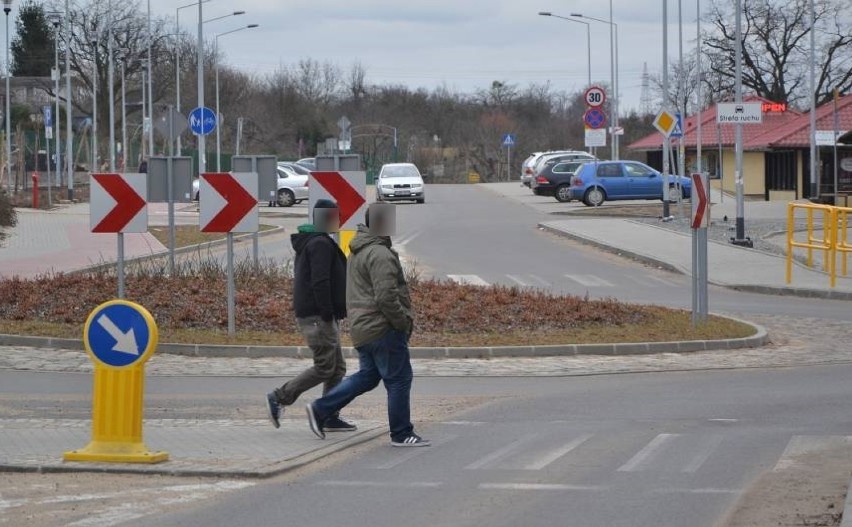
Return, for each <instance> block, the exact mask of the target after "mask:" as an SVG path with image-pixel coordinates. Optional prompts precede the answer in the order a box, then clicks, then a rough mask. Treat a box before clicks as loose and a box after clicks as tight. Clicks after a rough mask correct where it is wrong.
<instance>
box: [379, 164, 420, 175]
mask: <svg viewBox="0 0 852 527" xmlns="http://www.w3.org/2000/svg"><path fill="white" fill-rule="evenodd" d="M381 175H382V177H420V172H418V171H417V167H415V166H412V165H396V166H386V167H384V168H383V169H382V174H381Z"/></svg>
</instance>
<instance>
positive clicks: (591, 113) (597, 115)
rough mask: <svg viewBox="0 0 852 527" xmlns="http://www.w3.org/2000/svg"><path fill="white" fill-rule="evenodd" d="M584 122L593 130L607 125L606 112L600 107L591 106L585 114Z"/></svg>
mask: <svg viewBox="0 0 852 527" xmlns="http://www.w3.org/2000/svg"><path fill="white" fill-rule="evenodd" d="M583 123H585V125H586V127H588V128H591V129H593V130H597V129H598V128H603V127H604V125H606V114H605V113H604V112H603V110H601V109H600V108H589V109H588V110H586V113H584V114H583Z"/></svg>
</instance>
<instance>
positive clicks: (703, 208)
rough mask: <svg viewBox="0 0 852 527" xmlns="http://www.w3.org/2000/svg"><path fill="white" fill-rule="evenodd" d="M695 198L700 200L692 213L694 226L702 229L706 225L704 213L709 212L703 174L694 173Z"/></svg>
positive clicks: (693, 196)
mask: <svg viewBox="0 0 852 527" xmlns="http://www.w3.org/2000/svg"><path fill="white" fill-rule="evenodd" d="M695 198H698V202H697V205H696V207H695V211H694V212H693V214H692V228H693V229H700V228H702V227H704V214H705V213H706V212H707V192H706V191H705V190H704V180H703V179H702V177H701V174H692V199H693V200H694V199H695Z"/></svg>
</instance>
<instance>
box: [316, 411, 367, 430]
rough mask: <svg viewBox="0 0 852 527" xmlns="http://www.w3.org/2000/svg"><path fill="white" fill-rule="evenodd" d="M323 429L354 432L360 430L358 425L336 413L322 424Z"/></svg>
mask: <svg viewBox="0 0 852 527" xmlns="http://www.w3.org/2000/svg"><path fill="white" fill-rule="evenodd" d="M322 429H323V430H324V431H326V432H354V431H355V430H358V427H357V426H355V425H353V424H352V423H347V422H346V421H344V420H343V419H341V418H340V417H338V416H336V415H332V416H331V417H329V418H328V419H326V420H325V422H324V423H323V424H322Z"/></svg>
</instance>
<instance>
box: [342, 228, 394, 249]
mask: <svg viewBox="0 0 852 527" xmlns="http://www.w3.org/2000/svg"><path fill="white" fill-rule="evenodd" d="M372 245H384V246H385V247H388V248H390V247H392V246H393V244H392V243H391V239H390V236H376V235H375V234H370V229H368V228H367V226H366V225H358V231H357V232H356V233H355V237H354V238H352V241H350V242H349V250H350V251H352V252H353V253H357V252H360V251H363V250H364V249H366V248H367V247H370V246H372Z"/></svg>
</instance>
